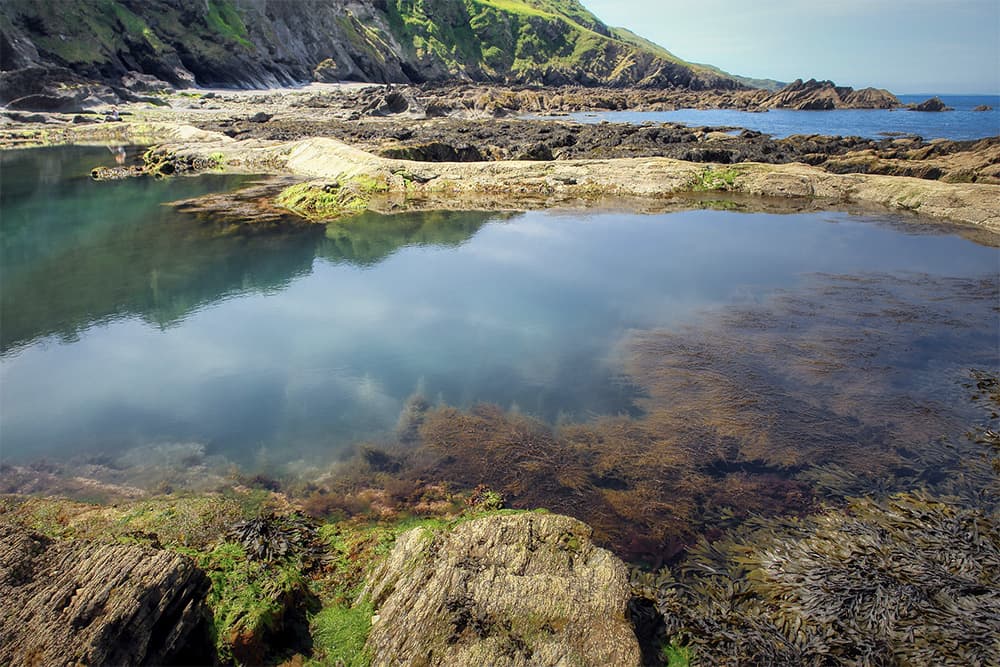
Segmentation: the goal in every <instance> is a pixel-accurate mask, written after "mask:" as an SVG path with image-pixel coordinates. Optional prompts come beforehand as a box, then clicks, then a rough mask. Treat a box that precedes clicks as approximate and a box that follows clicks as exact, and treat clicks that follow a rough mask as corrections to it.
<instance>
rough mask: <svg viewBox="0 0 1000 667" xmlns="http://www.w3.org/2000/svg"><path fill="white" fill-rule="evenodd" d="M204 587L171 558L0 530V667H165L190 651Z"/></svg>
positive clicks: (188, 567)
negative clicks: (143, 666)
mask: <svg viewBox="0 0 1000 667" xmlns="http://www.w3.org/2000/svg"><path fill="white" fill-rule="evenodd" d="M207 588H208V581H207V579H206V578H205V576H204V574H202V572H201V571H200V570H198V569H197V568H196V567H195V565H194V563H193V562H191V561H190V560H189V559H187V558H185V557H183V556H179V555H177V554H174V553H170V552H167V551H156V550H152V549H148V548H144V547H138V546H127V545H102V544H96V543H91V542H85V541H51V540H49V539H47V538H45V537H42V536H40V535H34V534H31V533H29V532H27V531H25V530H23V529H21V528H13V527H9V526H0V599H2V600H3V604H2V605H0V664H3V665H12V666H13V665H78V664H85V665H138V664H164V663H166V662H169V661H170V660H173V659H176V658H177V657H178V652H179V651H182V650H185V649H186V648H187V647H186V644H187V642H188V641H189V640H190V639H191V638H192V635H193V631H194V630H195V629H196V628H197V626H198V624H199V623H200V622H201V619H202V614H201V601H202V599H203V597H204V593H205V592H206V591H207Z"/></svg>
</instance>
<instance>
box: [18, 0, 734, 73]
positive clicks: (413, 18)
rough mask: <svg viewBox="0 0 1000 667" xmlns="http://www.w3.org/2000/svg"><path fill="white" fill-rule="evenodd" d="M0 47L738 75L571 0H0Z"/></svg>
mask: <svg viewBox="0 0 1000 667" xmlns="http://www.w3.org/2000/svg"><path fill="white" fill-rule="evenodd" d="M265 9H266V11H265ZM0 47H2V49H3V68H4V69H5V70H10V69H18V68H23V67H26V66H33V65H42V66H47V67H53V66H55V67H66V68H69V69H71V70H73V71H74V72H75V73H77V74H79V75H82V76H87V77H92V78H97V79H103V80H107V81H113V80H115V79H116V78H117V77H120V76H121V75H122V74H124V73H125V72H127V71H130V70H138V71H142V72H144V73H147V74H152V75H155V76H157V77H160V78H163V79H164V80H167V81H169V82H171V83H190V82H191V80H192V79H193V80H194V81H195V82H196V83H197V84H200V85H224V86H252V87H259V86H268V85H280V84H289V83H295V82H302V81H307V80H309V79H310V78H312V76H313V70H314V69H315V68H316V66H317V65H318V64H319V63H320V62H323V61H327V62H328V63H333V67H334V70H333V76H334V77H335V78H340V79H354V80H362V81H375V82H401V83H402V82H424V81H437V82H444V81H454V80H459V81H461V80H464V81H470V80H471V81H484V82H498V83H511V84H547V85H558V84H581V85H591V86H594V85H602V86H647V87H681V88H686V87H691V88H708V87H722V88H732V87H736V86H739V83H738V82H737V81H736V79H735V78H733V77H731V76H729V75H727V74H725V73H723V72H721V71H719V70H715V69H713V68H709V67H704V66H693V65H691V64H690V63H686V62H684V61H683V60H681V59H679V58H677V57H675V56H674V55H673V54H671V53H670V52H669V51H667V50H666V49H664V48H662V47H660V46H658V45H656V44H653V43H651V42H648V41H646V40H643V39H642V38H640V37H638V36H636V35H634V34H632V33H630V32H628V31H627V30H623V29H611V28H609V27H608V26H606V25H605V24H604V23H602V22H601V21H600V20H599V19H598V18H597V17H596V16H594V15H593V14H592V13H591V12H590V11H588V10H587V9H586V7H584V5H582V4H581V3H580V2H578V1H577V0H368V1H367V2H359V1H358V0H296V1H295V2H284V3H269V4H266V5H264V4H262V3H256V2H248V1H246V0H204V1H199V2H194V1H192V0H76V1H72V2H70V1H67V0H4V1H3V2H2V3H0Z"/></svg>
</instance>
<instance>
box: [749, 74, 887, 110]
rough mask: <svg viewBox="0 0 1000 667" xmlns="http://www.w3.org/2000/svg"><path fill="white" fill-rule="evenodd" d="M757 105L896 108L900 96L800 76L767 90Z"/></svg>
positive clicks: (766, 106) (813, 108)
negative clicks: (780, 87) (804, 79)
mask: <svg viewBox="0 0 1000 667" xmlns="http://www.w3.org/2000/svg"><path fill="white" fill-rule="evenodd" d="M756 106H757V107H759V108H762V109H799V110H809V111H818V110H829V109H892V108H895V107H897V106H899V100H898V99H897V98H896V96H895V95H893V94H892V93H890V92H889V91H887V90H881V89H878V88H863V89H862V90H854V89H853V88H850V87H848V86H837V85H835V84H834V83H833V82H832V81H817V80H815V79H809V80H808V81H805V82H804V81H802V79H796V80H795V81H793V82H792V83H790V84H788V85H787V86H785V87H784V88H782V89H781V90H779V91H778V92H776V93H763V94H762V95H761V96H760V97H759V98H758V99H757V100H756Z"/></svg>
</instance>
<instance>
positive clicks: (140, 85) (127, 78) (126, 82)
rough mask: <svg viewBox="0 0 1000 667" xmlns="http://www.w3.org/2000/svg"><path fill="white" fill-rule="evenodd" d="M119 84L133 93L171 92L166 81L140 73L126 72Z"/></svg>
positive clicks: (171, 88) (170, 87) (171, 87)
mask: <svg viewBox="0 0 1000 667" xmlns="http://www.w3.org/2000/svg"><path fill="white" fill-rule="evenodd" d="M121 83H122V86H123V87H124V88H126V89H127V90H130V91H132V92H134V93H161V92H170V91H173V86H171V85H170V84H169V83H167V82H166V81H163V80H162V79H158V78H157V77H155V76H152V75H151V74H143V73H142V72H134V71H133V72H126V73H125V74H123V75H122V78H121Z"/></svg>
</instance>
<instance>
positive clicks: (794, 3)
mask: <svg viewBox="0 0 1000 667" xmlns="http://www.w3.org/2000/svg"><path fill="white" fill-rule="evenodd" d="M582 2H583V4H584V5H585V6H586V7H587V8H588V9H589V10H591V11H592V12H593V13H594V14H596V15H597V16H598V17H599V18H600V19H601V20H602V21H604V22H605V23H607V24H608V25H612V26H621V27H625V28H628V29H630V30H632V31H633V32H635V33H637V34H639V35H641V36H643V37H645V38H647V39H650V40H652V41H654V42H656V43H657V44H659V45H661V46H663V47H665V48H666V49H668V50H669V51H671V52H672V53H674V54H675V55H676V56H678V57H680V58H683V59H684V60H687V61H689V62H699V63H708V64H711V65H715V66H716V67H721V68H722V69H724V70H726V71H727V72H731V73H733V74H740V75H743V76H751V77H759V78H768V79H778V80H780V81H793V80H795V79H799V78H801V79H810V78H815V79H821V80H822V79H830V80H832V81H835V82H836V83H837V84H838V85H847V86H853V87H855V88H863V87H867V86H874V87H876V88H887V89H889V90H890V91H892V92H894V93H896V94H903V95H905V94H908V93H909V94H917V93H941V94H961V93H984V94H996V93H1000V0H756V1H754V2H742V1H740V2H737V1H736V0H699V1H698V2H680V1H678V0H582Z"/></svg>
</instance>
